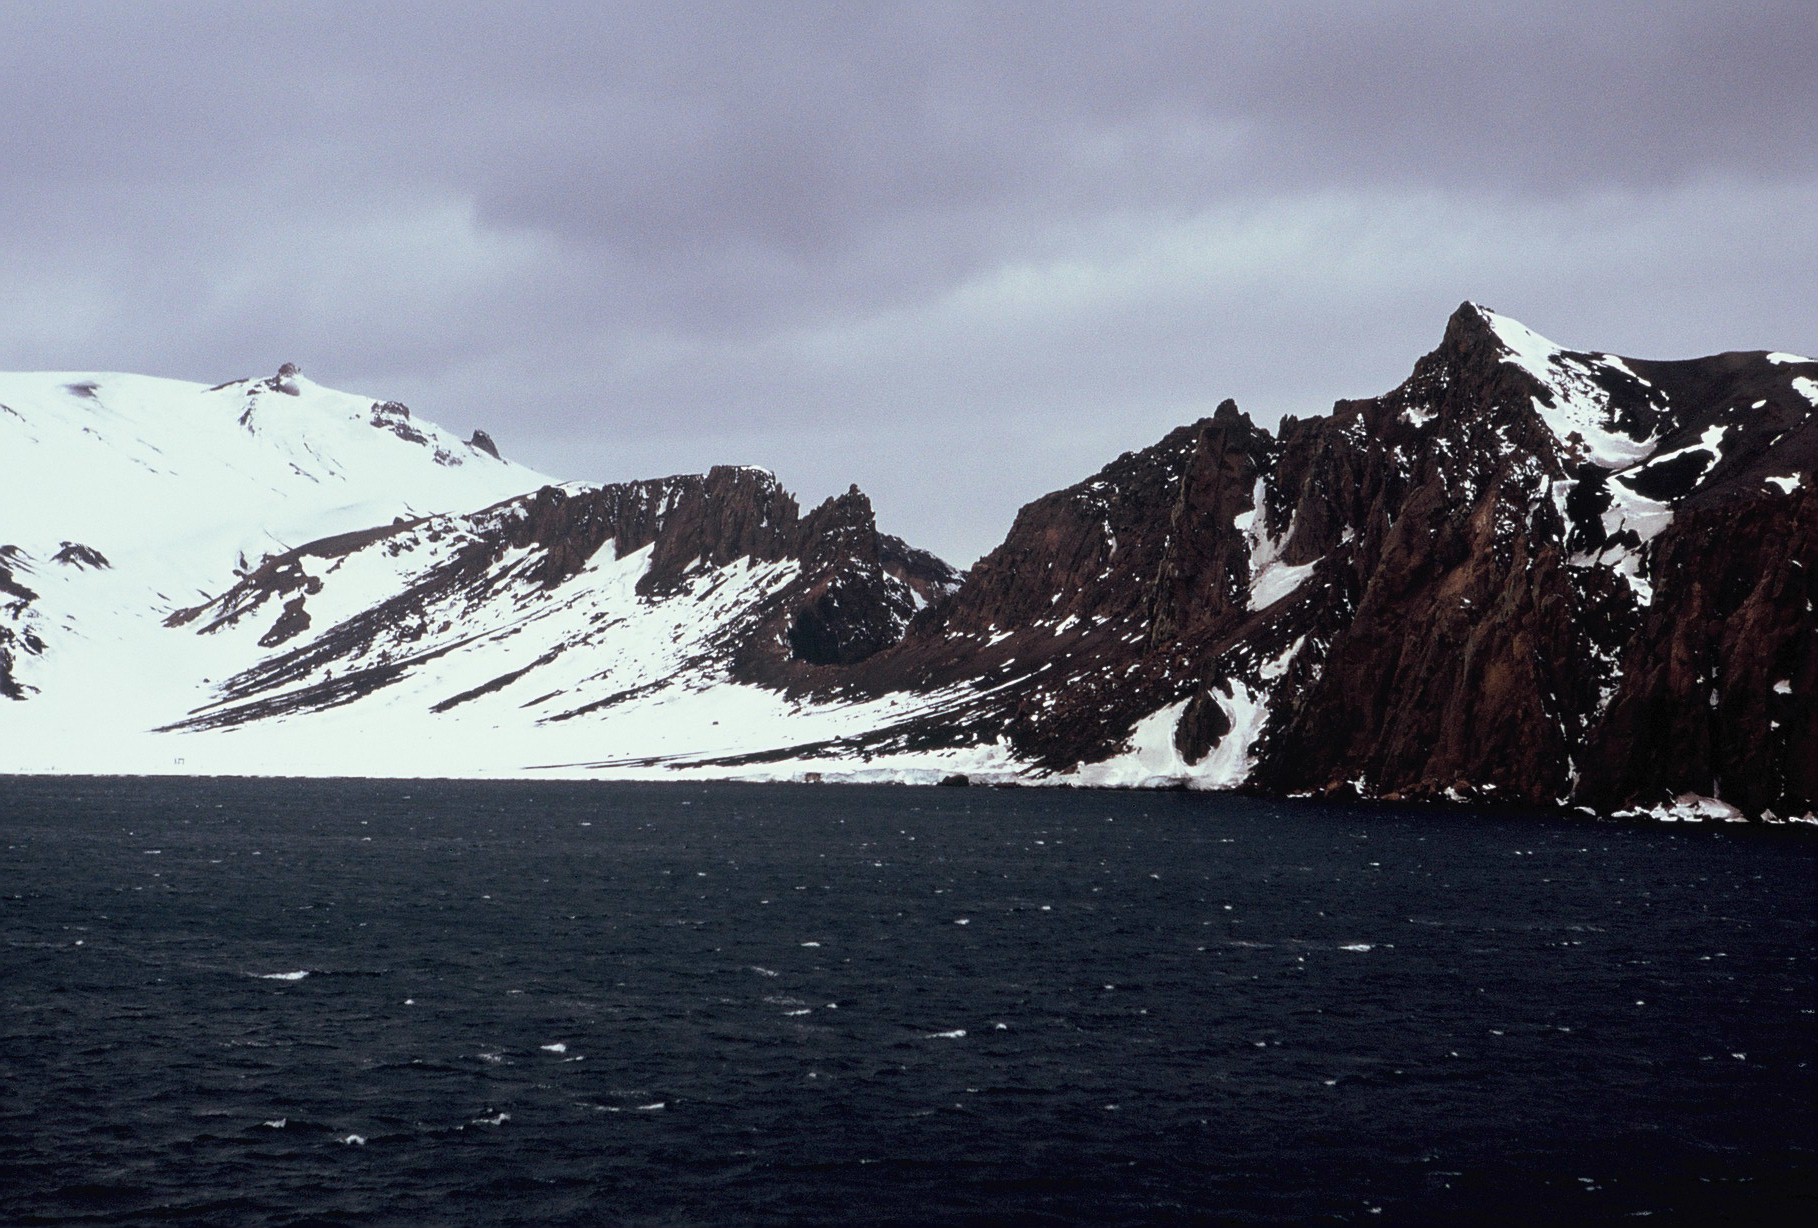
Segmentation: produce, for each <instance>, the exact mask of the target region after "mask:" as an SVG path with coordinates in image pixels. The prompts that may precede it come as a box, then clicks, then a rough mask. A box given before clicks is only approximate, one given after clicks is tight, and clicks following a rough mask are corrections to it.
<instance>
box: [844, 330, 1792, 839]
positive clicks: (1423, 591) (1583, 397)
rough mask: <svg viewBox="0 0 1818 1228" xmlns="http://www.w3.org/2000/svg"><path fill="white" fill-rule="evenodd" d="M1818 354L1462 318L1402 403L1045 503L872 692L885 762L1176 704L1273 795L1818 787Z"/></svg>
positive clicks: (1188, 727) (1167, 450) (1733, 795)
mask: <svg viewBox="0 0 1818 1228" xmlns="http://www.w3.org/2000/svg"><path fill="white" fill-rule="evenodd" d="M1814 377H1818V364H1811V363H1805V362H1803V361H1801V360H1796V359H1792V358H1790V357H1789V356H1784V355H1764V354H1727V355H1719V356H1716V357H1714V358H1709V359H1699V360H1690V361H1686V362H1671V363H1662V362H1642V361H1638V360H1634V361H1631V360H1623V359H1618V358H1615V357H1613V356H1610V355H1604V354H1593V353H1579V352H1573V351H1566V350H1561V349H1559V348H1558V347H1555V346H1552V345H1551V343H1549V342H1546V341H1545V340H1544V339H1542V338H1539V337H1537V336H1536V335H1534V334H1532V333H1531V332H1529V331H1528V330H1526V329H1525V328H1523V327H1522V326H1521V325H1519V324H1516V323H1515V322H1514V321H1511V320H1507V319H1505V318H1503V317H1499V316H1496V315H1495V314H1494V313H1491V312H1488V311H1486V310H1484V309H1481V308H1478V307H1476V306H1473V305H1470V304H1466V305H1465V306H1463V307H1461V308H1460V309H1459V311H1458V312H1456V313H1455V314H1454V315H1453V317H1452V319H1451V320H1450V321H1449V322H1448V325H1447V328H1446V331H1445V335H1444V337H1443V339H1442V341H1441V343H1440V345H1439V347H1438V348H1437V349H1436V350H1435V351H1434V352H1433V353H1431V354H1429V355H1427V356H1426V357H1425V358H1423V359H1422V360H1421V361H1420V362H1419V363H1418V364H1417V365H1416V367H1415V369H1414V372H1413V374H1412V375H1411V376H1410V378H1409V379H1408V380H1407V381H1406V382H1405V383H1404V384H1403V385H1401V386H1400V387H1399V388H1397V389H1395V390H1394V391H1392V392H1390V393H1388V394H1385V395H1384V396H1381V397H1376V398H1372V399H1369V400H1363V401H1342V402H1340V403H1339V404H1338V405H1337V406H1336V407H1335V409H1334V411H1333V413H1332V414H1331V415H1330V416H1328V417H1325V418H1317V419H1312V420H1309V421H1296V420H1294V419H1288V420H1286V421H1284V423H1283V424H1282V427H1281V429H1280V432H1279V436H1271V435H1270V434H1269V433H1268V432H1265V431H1262V430H1259V429H1257V428H1256V427H1254V426H1253V425H1252V424H1251V423H1250V422H1249V420H1248V419H1247V418H1246V417H1244V416H1242V415H1241V414H1239V413H1238V412H1237V411H1236V409H1235V407H1233V406H1230V405H1228V404H1227V405H1225V406H1221V407H1220V410H1219V413H1218V414H1217V415H1215V416H1214V417H1213V418H1211V419H1208V420H1205V421H1202V422H1200V423H1196V424H1194V425H1192V426H1190V427H1184V428H1181V429H1180V430H1177V431H1175V432H1173V433H1171V434H1170V435H1169V436H1168V437H1167V438H1165V439H1163V440H1162V441H1161V442H1159V443H1158V444H1156V445H1155V446H1154V447H1152V448H1149V449H1145V450H1143V451H1142V452H1138V453H1131V454H1128V455H1126V456H1124V457H1122V458H1120V459H1119V460H1118V461H1116V462H1114V463H1113V464H1112V465H1110V466H1107V467H1106V468H1105V469H1104V470H1103V471H1101V472H1100V473H1099V474H1098V475H1096V476H1095V477H1094V478H1092V479H1091V480H1089V481H1087V482H1084V483H1081V484H1080V485H1078V486H1075V487H1072V488H1069V489H1068V490H1065V491H1061V492H1058V493H1056V494H1054V495H1050V496H1046V497H1045V498H1043V499H1040V500H1037V501H1036V502H1035V503H1032V504H1030V505H1029V506H1028V507H1027V508H1025V509H1024V510H1023V512H1022V513H1021V514H1020V515H1019V517H1018V519H1017V522H1016V525H1015V527H1014V528H1013V529H1012V530H1011V533H1010V535H1009V537H1008V538H1007V539H1006V540H1005V543H1004V545H1003V546H1001V547H999V548H998V550H996V551H994V552H993V553H992V554H991V555H989V556H987V557H986V558H985V559H984V560H983V561H981V562H980V564H979V565H978V566H977V568H976V569H975V570H974V572H973V574H972V576H971V577H970V579H969V580H968V582H967V583H966V585H965V586H964V587H963V588H962V589H961V590H960V591H959V592H958V593H957V594H956V595H955V596H954V598H953V599H952V600H951V601H949V602H947V603H944V604H943V605H941V606H939V607H937V608H935V609H932V610H930V611H928V612H926V613H925V614H923V615H922V616H921V617H920V618H918V620H917V621H916V623H915V624H914V625H913V626H912V627H911V629H910V632H909V634H908V636H907V637H906V639H905V640H904V642H903V643H902V644H901V645H899V646H897V647H895V648H892V649H890V650H888V651H886V652H884V653H881V654H879V655H877V656H876V657H874V658H872V659H871V660H869V661H867V662H865V663H864V664H863V665H862V666H860V667H859V669H858V670H857V671H855V673H854V675H853V678H854V679H855V680H856V681H857V682H858V683H859V685H860V687H861V689H865V688H870V689H878V690H883V689H888V688H892V687H896V688H903V687H908V688H918V689H922V690H933V689H934V688H937V687H940V686H942V685H948V684H953V683H957V682H964V681H965V680H975V682H976V687H975V690H976V694H975V696H974V698H973V699H971V700H970V701H968V702H965V703H962V704H960V705H958V706H956V707H955V708H954V709H953V710H952V711H951V712H949V713H947V714H944V715H943V716H942V717H941V718H939V719H936V720H929V721H926V722H924V723H922V724H921V725H912V726H905V727H901V728H898V729H894V730H888V731H882V732H881V733H880V735H879V736H878V737H877V738H875V739H874V740H873V741H872V743H870V745H872V746H874V747H876V748H891V747H915V746H939V745H949V744H968V743H976V742H979V741H981V740H986V739H989V738H993V737H998V738H1002V739H1004V740H1006V741H1007V742H1008V743H1009V745H1010V747H1011V749H1012V751H1013V753H1014V754H1015V755H1016V756H1018V757H1020V758H1023V759H1026V760H1028V761H1030V762H1032V763H1033V764H1035V765H1036V766H1037V767H1039V768H1041V769H1043V770H1047V771H1062V772H1065V771H1070V770H1076V769H1078V768H1079V766H1080V765H1082V764H1090V763H1092V762H1093V761H1095V760H1100V759H1105V758H1106V757H1108V756H1113V755H1116V754H1117V753H1119V752H1120V751H1122V750H1124V749H1125V748H1127V747H1129V746H1131V745H1132V744H1133V741H1134V739H1136V738H1137V737H1138V736H1139V733H1140V731H1139V729H1138V726H1139V725H1142V724H1145V723H1146V721H1148V720H1162V719H1165V720H1166V722H1167V725H1168V727H1169V728H1170V729H1171V731H1172V740H1173V745H1174V748H1175V750H1176V751H1177V752H1178V754H1179V758H1180V765H1181V766H1180V768H1179V769H1178V771H1179V772H1180V773H1181V774H1182V775H1183V776H1184V777H1185V778H1187V779H1192V780H1195V781H1196V782H1198V783H1201V784H1209V785H1217V786H1247V787H1257V788H1262V789H1266V790H1270V791H1278V792H1292V793H1299V792H1309V791H1311V792H1320V793H1328V794H1342V795H1364V796H1381V797H1392V798H1447V797H1477V798H1489V799H1505V800H1509V801H1515V802H1521V803H1527V804H1544V805H1551V804H1557V803H1560V802H1562V801H1574V802H1583V803H1586V804H1590V805H1594V806H1597V807H1599V808H1603V809H1615V808H1620V807H1625V806H1636V805H1652V804H1655V803H1657V802H1660V801H1663V800H1669V799H1671V798H1672V797H1673V796H1675V795H1678V794H1681V793H1695V794H1700V795H1706V796H1711V797H1716V798H1723V799H1728V800H1731V801H1732V802H1733V803H1734V804H1735V805H1737V806H1739V807H1741V808H1742V809H1744V810H1746V811H1748V812H1750V813H1761V812H1766V811H1778V812H1779V813H1805V812H1809V811H1811V810H1812V809H1813V807H1814V798H1815V795H1818V788H1815V781H1814V776H1815V774H1818V768H1814V767H1813V765H1814V764H1818V730H1815V729H1814V721H1815V719H1818V718H1814V716H1813V713H1814V710H1815V706H1814V704H1813V702H1812V700H1811V696H1812V695H1813V694H1815V693H1818V678H1815V677H1814V671H1818V662H1815V661H1814V655H1813V654H1814V651H1815V650H1814V642H1815V640H1818V636H1814V619H1813V614H1812V610H1813V601H1814V596H1815V594H1814V591H1813V587H1812V586H1813V580H1812V577H1813V576H1814V575H1818V532H1815V530H1814V527H1813V518H1814V514H1815V512H1814V501H1815V500H1818V495H1814V491H1813V487H1814V482H1813V469H1814V461H1815V460H1818V419H1815V418H1814V403H1815V401H1818V380H1815V378H1814Z"/></svg>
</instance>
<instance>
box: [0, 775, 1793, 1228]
mask: <svg viewBox="0 0 1818 1228" xmlns="http://www.w3.org/2000/svg"><path fill="white" fill-rule="evenodd" d="M0 848H3V850H4V858H3V860H0V933H3V937H4V948H3V949H4V956H3V958H0V1222H4V1223H5V1224H9V1225H22V1224H76V1223H84V1224H157V1223H172V1224H222V1225H268V1224H398V1223H405V1224H408V1223H432V1222H435V1223H461V1224H508V1223H509V1224H525V1223H549V1224H860V1225H867V1224H930V1225H945V1224H1082V1225H1083V1224H1092V1225H1098V1224H1177V1223H1178V1224H1189V1223H1192V1224H1199V1223H1209V1224H1222V1223H1230V1224H1305V1223H1356V1224H1367V1225H1379V1224H1381V1225H1387V1224H1432V1225H1442V1224H1443V1225H1454V1224H1467V1223H1468V1224H1494V1223H1506V1224H1523V1225H1528V1224H1666V1223H1673V1224H1699V1225H1706V1224H1717V1223H1734V1224H1751V1225H1752V1224H1776V1223H1807V1222H1812V1221H1811V1220H1810V1219H1809V1218H1808V1217H1809V1216H1810V1215H1811V1213H1812V1212H1813V1210H1814V1209H1815V1204H1814V1201H1813V1198H1814V1191H1815V1184H1818V1183H1815V1177H1818V1164H1815V1158H1818V1157H1815V1154H1814V1149H1815V1147H1818V1078H1815V1071H1814V1062H1815V1061H1818V1023H1815V1020H1814V1013H1813V1012H1814V1006H1815V1005H1818V1003H1815V1000H1814V999H1815V995H1818V981H1815V971H1814V951H1815V934H1814V928H1815V923H1818V870H1815V857H1814V854H1815V852H1818V840H1814V839H1813V838H1812V837H1811V836H1810V834H1809V833H1807V834H1801V833H1789V832H1785V831H1772V830H1761V829H1754V828H1750V829H1742V828H1733V827H1721V828H1709V827H1706V828H1688V827H1671V826H1637V825H1621V824H1614V823H1609V822H1598V821H1594V820H1589V819H1568V818H1561V817H1557V816H1537V815H1529V814H1521V813H1493V812H1489V811H1469V810H1456V811H1445V810H1412V809H1395V808H1347V807H1335V806H1325V805H1320V804H1315V803H1309V802H1293V803H1289V802H1275V801H1265V800H1256V799H1248V798H1237V797H1209V796H1202V795H1188V794H1178V793H1151V794H1120V793H1096V792H1065V791H1054V790H984V789H928V788H923V789H911V788H889V787H878V788H849V787H833V786H819V787H817V786H740V785H719V786H706V787H703V786H699V785H673V784H672V785H649V786H638V785H587V784H474V783H435V782H372V781H331V782H300V781H231V780H92V779H63V780H41V779H17V778H13V779H0Z"/></svg>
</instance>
